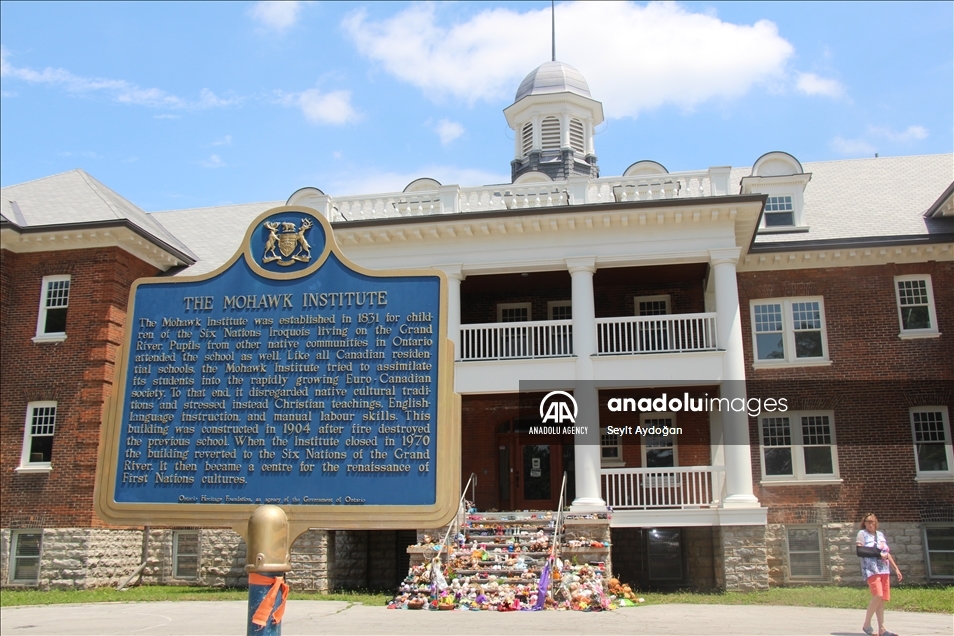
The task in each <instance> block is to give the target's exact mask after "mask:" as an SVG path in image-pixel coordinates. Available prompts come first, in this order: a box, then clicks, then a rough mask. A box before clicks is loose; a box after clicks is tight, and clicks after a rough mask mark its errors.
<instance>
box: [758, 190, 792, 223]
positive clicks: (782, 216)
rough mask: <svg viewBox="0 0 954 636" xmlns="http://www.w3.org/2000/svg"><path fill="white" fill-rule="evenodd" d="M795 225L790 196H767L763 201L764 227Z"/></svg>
mask: <svg viewBox="0 0 954 636" xmlns="http://www.w3.org/2000/svg"><path fill="white" fill-rule="evenodd" d="M788 225H795V208H794V207H793V206H792V197H790V196H779V197H769V198H768V200H766V202H765V227H779V226H788Z"/></svg>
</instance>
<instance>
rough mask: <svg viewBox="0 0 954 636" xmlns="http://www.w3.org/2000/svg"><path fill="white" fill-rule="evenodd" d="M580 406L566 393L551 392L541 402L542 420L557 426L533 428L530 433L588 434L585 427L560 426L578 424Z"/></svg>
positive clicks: (544, 422)
mask: <svg viewBox="0 0 954 636" xmlns="http://www.w3.org/2000/svg"><path fill="white" fill-rule="evenodd" d="M579 412H580V408H579V406H577V404H576V400H575V399H574V398H573V396H572V395H570V394H569V393H567V392H566V391H550V392H549V393H547V394H546V395H544V396H543V399H542V400H540V418H541V421H542V423H543V424H547V423H548V422H551V423H553V424H555V425H556V426H531V427H530V433H535V434H542V435H576V434H586V427H585V426H562V427H561V426H560V425H561V424H565V423H567V422H569V423H570V424H576V416H577V414H578V413H579Z"/></svg>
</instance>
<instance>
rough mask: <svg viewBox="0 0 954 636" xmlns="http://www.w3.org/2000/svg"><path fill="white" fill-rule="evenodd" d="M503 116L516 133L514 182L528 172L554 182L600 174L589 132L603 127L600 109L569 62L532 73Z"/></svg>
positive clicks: (512, 163)
mask: <svg viewBox="0 0 954 636" xmlns="http://www.w3.org/2000/svg"><path fill="white" fill-rule="evenodd" d="M504 115H505V116H506V117H507V124H509V125H510V127H511V128H512V129H513V131H514V141H515V143H514V159H513V161H512V162H511V167H512V170H511V175H512V177H511V179H512V181H514V182H516V181H517V179H519V178H520V177H524V175H527V176H525V177H524V178H523V179H521V180H522V181H525V180H528V179H532V177H533V176H534V175H533V174H532V173H537V174H539V175H540V176H541V177H542V175H546V176H547V177H549V178H550V179H553V180H562V179H566V178H567V177H569V176H572V175H584V176H588V177H598V176H599V172H600V171H599V166H598V165H597V162H596V152H595V151H594V149H593V129H594V128H595V127H596V126H598V125H600V124H601V123H603V105H602V104H601V103H600V102H598V101H596V100H595V99H593V98H592V97H591V96H590V87H589V85H587V83H586V80H585V79H584V78H583V75H582V74H581V73H580V72H579V71H578V70H576V69H575V68H573V67H572V66H570V65H569V64H564V63H563V62H557V61H556V60H554V61H552V62H546V63H545V64H541V65H540V66H538V67H537V68H536V69H534V70H533V71H532V72H531V73H530V74H529V75H527V76H526V77H525V78H524V80H523V81H522V82H521V83H520V88H518V89H517V95H516V97H515V98H514V101H513V104H511V105H510V106H508V107H507V108H506V109H504Z"/></svg>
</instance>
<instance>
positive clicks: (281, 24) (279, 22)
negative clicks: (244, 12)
mask: <svg viewBox="0 0 954 636" xmlns="http://www.w3.org/2000/svg"><path fill="white" fill-rule="evenodd" d="M300 12H301V3H300V2H284V1H282V2H256V3H255V4H254V5H252V8H251V9H249V10H248V14H249V15H250V16H251V17H252V19H254V20H256V21H258V22H259V23H260V24H261V25H262V26H264V27H265V28H266V29H270V30H272V31H278V32H279V33H281V32H282V31H284V30H285V29H287V28H289V27H291V26H294V24H295V22H297V21H298V14H299V13H300Z"/></svg>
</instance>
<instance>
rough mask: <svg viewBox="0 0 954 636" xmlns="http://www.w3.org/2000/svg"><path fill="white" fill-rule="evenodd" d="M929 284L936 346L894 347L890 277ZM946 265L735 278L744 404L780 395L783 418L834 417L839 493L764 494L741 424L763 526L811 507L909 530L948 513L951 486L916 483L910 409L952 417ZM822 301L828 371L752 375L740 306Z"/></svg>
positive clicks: (819, 489) (774, 489)
mask: <svg viewBox="0 0 954 636" xmlns="http://www.w3.org/2000/svg"><path fill="white" fill-rule="evenodd" d="M904 274H930V275H931V282H932V286H933V289H934V301H935V309H936V314H937V318H938V326H939V330H940V332H941V334H942V335H941V337H939V338H928V339H916V340H901V339H900V338H899V337H898V334H899V332H900V325H899V323H898V311H897V300H896V297H895V291H894V276H896V275H904ZM952 290H954V263H951V262H943V263H939V262H932V263H925V264H916V265H881V266H870V267H852V268H840V269H839V268H830V269H810V270H797V271H785V272H764V273H762V272H760V273H741V274H739V302H740V305H741V314H742V329H743V342H744V346H745V361H746V376H747V379H748V381H747V388H748V394H749V396H753V395H760V396H762V397H768V396H780V395H788V396H789V400H790V408H791V409H793V410H794V409H800V408H802V409H819V410H829V411H832V412H833V415H834V427H835V436H836V440H837V444H838V463H839V467H840V477H841V479H842V480H843V482H842V483H841V484H840V485H830V486H801V485H798V486H764V485H761V484H760V483H759V482H760V480H761V458H760V453H759V434H758V422H757V421H756V419H755V418H750V433H751V435H750V440H751V444H752V450H753V452H752V473H753V477H754V481H755V494H756V496H757V497H758V498H759V500H760V501H761V502H762V504H763V505H767V506H769V521H770V522H773V523H784V522H788V523H795V522H799V521H804V519H805V514H806V511H807V510H809V509H811V508H813V507H815V504H816V503H817V504H824V505H826V506H827V507H829V509H830V511H831V512H830V514H831V516H832V517H833V519H832V520H833V521H850V520H855V519H856V518H860V515H861V514H863V513H864V512H869V511H874V512H876V513H877V514H878V517H879V518H880V519H883V520H885V521H902V520H905V521H911V520H914V521H917V520H918V519H920V518H925V517H928V516H929V515H931V514H934V513H936V511H938V510H944V509H947V510H950V509H951V508H952V507H954V486H952V485H951V484H950V483H947V484H937V483H933V484H931V483H919V482H917V481H916V480H915V475H916V464H915V457H914V442H913V438H912V433H911V424H910V416H909V411H908V409H909V407H911V406H937V405H946V406H947V407H948V409H949V413H954V408H952V398H954V395H952V388H954V364H952V361H954V293H952ZM794 296H822V297H823V298H824V307H825V324H826V329H827V341H828V351H829V358H830V360H831V365H830V366H820V367H792V368H783V369H759V370H756V369H753V368H752V360H753V352H752V347H753V343H752V336H751V328H752V327H751V325H752V323H751V315H750V307H749V301H750V300H754V299H760V298H790V297H794Z"/></svg>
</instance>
